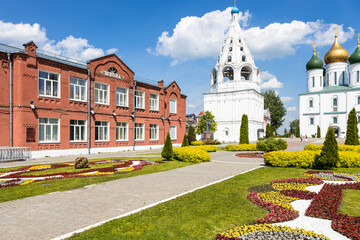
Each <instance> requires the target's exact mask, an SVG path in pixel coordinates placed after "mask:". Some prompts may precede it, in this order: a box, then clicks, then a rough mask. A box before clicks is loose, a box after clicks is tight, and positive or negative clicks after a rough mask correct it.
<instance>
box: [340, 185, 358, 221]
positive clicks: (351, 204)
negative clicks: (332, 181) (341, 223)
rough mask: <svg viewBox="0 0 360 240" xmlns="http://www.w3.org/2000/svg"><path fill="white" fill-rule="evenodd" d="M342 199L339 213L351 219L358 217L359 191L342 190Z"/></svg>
mask: <svg viewBox="0 0 360 240" xmlns="http://www.w3.org/2000/svg"><path fill="white" fill-rule="evenodd" d="M342 193H343V198H342V201H341V204H340V207H339V212H341V213H342V214H347V215H349V216H352V217H356V216H360V207H359V200H360V191H359V190H352V189H343V191H342Z"/></svg>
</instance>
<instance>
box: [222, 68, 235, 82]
mask: <svg viewBox="0 0 360 240" xmlns="http://www.w3.org/2000/svg"><path fill="white" fill-rule="evenodd" d="M223 76H224V81H227V80H234V70H233V69H232V67H225V68H224V70H223Z"/></svg>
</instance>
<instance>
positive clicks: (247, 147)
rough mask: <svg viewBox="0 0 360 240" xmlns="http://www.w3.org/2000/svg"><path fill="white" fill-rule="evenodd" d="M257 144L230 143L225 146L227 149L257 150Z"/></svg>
mask: <svg viewBox="0 0 360 240" xmlns="http://www.w3.org/2000/svg"><path fill="white" fill-rule="evenodd" d="M256 150H257V149H256V144H239V145H233V144H229V145H226V146H225V151H256Z"/></svg>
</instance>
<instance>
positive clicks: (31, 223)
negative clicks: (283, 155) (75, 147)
mask: <svg viewBox="0 0 360 240" xmlns="http://www.w3.org/2000/svg"><path fill="white" fill-rule="evenodd" d="M137 154H139V153H137ZM211 155H212V161H211V162H208V163H201V164H197V165H192V166H187V167H183V168H178V169H173V170H169V171H165V172H158V173H153V174H147V175H141V176H136V177H131V178H125V179H120V180H115V181H111V182H104V183H101V184H97V185H90V186H87V187H84V188H81V189H75V190H70V191H64V192H54V193H49V194H44V195H40V196H35V197H30V198H25V199H19V200H15V201H9V202H5V203H1V204H0V216H1V217H0V225H1V226H2V230H1V233H0V239H17V240H21V239H28V240H29V239H37V240H39V239H51V238H55V237H58V236H61V235H63V234H66V233H69V232H72V231H75V230H77V229H80V228H83V227H86V226H88V225H91V224H95V223H97V222H100V221H104V220H107V219H109V218H113V217H116V216H119V215H122V214H125V213H127V212H131V211H133V210H135V209H138V208H141V207H144V206H147V205H149V204H152V203H155V202H158V201H161V200H164V199H166V198H169V197H172V196H176V195H178V194H181V193H184V192H187V191H190V190H193V189H195V188H198V187H201V186H204V185H206V184H209V183H212V182H214V181H217V180H220V179H224V178H226V177H230V176H233V175H237V174H240V173H242V172H245V171H248V170H251V169H254V168H256V167H259V166H261V165H262V164H263V160H262V159H252V158H236V157H234V153H232V152H223V151H220V152H216V153H212V154H211ZM49 160H50V159H49ZM59 161H60V160H59ZM62 161H63V160H62ZM65 161H66V160H65ZM51 162H53V158H52V159H51ZM41 163H43V162H41Z"/></svg>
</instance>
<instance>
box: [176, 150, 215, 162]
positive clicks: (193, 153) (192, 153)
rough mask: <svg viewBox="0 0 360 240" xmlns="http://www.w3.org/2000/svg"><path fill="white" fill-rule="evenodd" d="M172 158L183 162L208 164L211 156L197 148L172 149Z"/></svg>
mask: <svg viewBox="0 0 360 240" xmlns="http://www.w3.org/2000/svg"><path fill="white" fill-rule="evenodd" d="M174 158H175V159H177V160H179V161H183V162H192V163H199V162H208V161H210V159H211V156H210V154H209V153H208V152H206V151H204V150H202V149H200V148H198V147H182V148H175V149H174Z"/></svg>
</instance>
